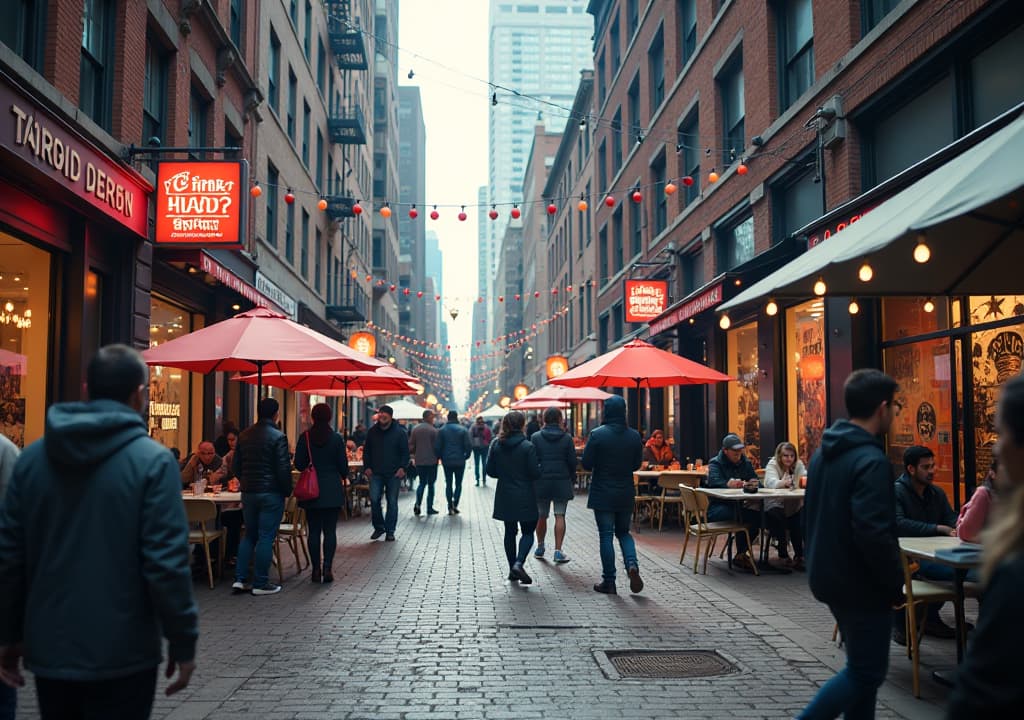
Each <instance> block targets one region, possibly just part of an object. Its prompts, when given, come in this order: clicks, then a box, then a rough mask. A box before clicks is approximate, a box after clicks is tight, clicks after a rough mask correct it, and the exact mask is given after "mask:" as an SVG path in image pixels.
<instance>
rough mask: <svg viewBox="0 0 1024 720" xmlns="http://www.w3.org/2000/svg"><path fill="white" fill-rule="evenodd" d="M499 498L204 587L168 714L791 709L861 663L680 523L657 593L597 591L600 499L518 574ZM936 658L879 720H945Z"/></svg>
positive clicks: (195, 717) (766, 712) (904, 664)
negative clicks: (618, 675)
mask: <svg viewBox="0 0 1024 720" xmlns="http://www.w3.org/2000/svg"><path fill="white" fill-rule="evenodd" d="M492 500H493V487H492V486H490V487H480V488H477V487H474V486H473V485H472V484H470V485H469V487H467V488H466V489H465V492H464V495H463V501H462V507H461V508H460V509H461V510H462V514H461V515H457V516H448V515H446V514H440V515H435V516H431V517H427V516H423V517H420V518H415V517H414V516H413V514H412V496H411V494H410V493H408V492H403V493H402V496H401V500H400V503H401V513H400V521H399V525H398V529H397V533H396V534H397V538H398V541H397V542H394V543H385V542H383V541H376V542H371V541H370V540H369V536H370V532H371V527H370V526H369V521H368V517H367V516H366V515H364V516H363V517H357V518H354V519H352V520H349V521H343V522H342V523H341V524H340V525H339V548H338V558H337V559H336V561H335V582H334V584H333V585H313V584H312V583H311V582H310V581H309V571H308V570H306V571H305V572H303V573H302V574H300V575H296V574H295V569H296V568H295V566H294V564H293V562H291V561H290V559H289V560H286V563H285V568H286V579H285V586H284V591H283V592H281V593H279V594H277V595H274V596H269V597H260V598H257V597H251V596H249V595H244V596H232V595H231V594H230V590H229V584H230V581H229V580H228V579H226V578H225V579H223V580H221V582H220V583H219V584H218V586H217V588H216V590H212V591H211V590H209V589H208V588H207V587H206V585H205V580H204V579H199V580H197V582H196V596H197V598H198V602H199V606H200V613H201V621H200V622H201V639H200V645H199V656H198V669H197V671H196V675H195V676H194V677H193V680H192V684H191V685H190V686H189V688H188V689H187V690H185V691H183V692H181V693H179V694H178V695H176V696H174V697H173V698H166V697H164V695H163V693H162V690H158V696H157V700H156V705H155V708H154V713H153V717H154V718H160V719H164V720H200V719H201V718H215V719H216V720H232V719H235V718H237V719H238V720H242V719H245V720H252V719H253V718H275V719H282V720H286V719H294V720H301V719H309V720H312V719H314V718H316V719H318V720H319V719H321V718H339V719H341V718H360V719H362V718H366V719H373V720H389V719H395V720H398V719H401V720H418V719H423V720H427V719H429V718H438V719H442V718H445V719H448V718H452V719H457V718H481V719H484V720H502V719H506V718H507V719H508V720H525V719H528V718H551V717H555V718H567V719H574V718H581V719H582V718H602V719H604V718H645V720H660V719H662V718H665V719H668V718H673V719H676V718H729V719H730V720H731V719H733V718H737V717H742V718H744V720H753V719H755V718H791V717H794V716H795V715H796V714H797V713H798V712H799V710H800V709H801V708H802V707H803V706H804V705H805V704H806V703H807V701H808V700H809V698H810V697H811V696H812V695H813V693H814V692H815V691H816V689H817V687H818V686H819V685H820V684H821V683H822V682H824V681H825V680H827V679H828V678H829V677H831V676H832V674H833V673H834V672H835V669H836V668H839V667H841V666H842V663H843V655H842V651H841V650H840V649H839V648H837V647H836V646H835V644H834V643H832V642H831V634H832V619H831V616H830V615H829V614H828V612H827V610H826V609H825V608H824V607H822V606H821V605H820V604H818V603H817V602H815V601H814V599H813V598H812V597H811V595H810V592H809V591H808V589H807V583H806V577H805V576H804V575H803V574H799V573H794V574H792V575H764V576H761V577H752V576H749V575H745V574H742V573H732V572H730V571H729V570H728V569H727V567H726V565H725V562H724V561H718V560H714V561H712V565H711V567H710V568H709V572H708V575H707V576H704V575H694V574H693V573H692V570H691V568H692V565H684V566H681V565H679V563H678V561H679V549H680V546H681V535H680V531H679V528H678V527H676V526H672V527H669V526H667V525H666V528H665V530H664V531H662V532H658V531H656V530H651V529H649V528H646V527H644V528H641V529H640V531H639V532H638V533H636V537H637V541H638V551H639V557H640V563H641V571H642V574H643V578H644V581H645V583H646V587H645V589H644V592H643V593H642V594H640V595H630V593H629V592H628V579H626V578H625V576H624V574H622V573H621V571H620V579H619V593H620V594H619V595H618V596H605V595H600V594H597V593H595V592H594V591H593V590H592V589H591V586H592V585H593V583H594V582H597V581H598V580H599V579H600V560H599V558H598V554H597V534H596V529H595V526H594V521H593V516H592V514H591V513H590V512H589V511H588V510H587V509H586V502H585V497H583V496H577V498H576V499H575V501H573V502H571V503H570V509H569V513H568V516H567V520H568V536H567V539H566V546H565V550H566V551H567V553H568V554H569V555H570V556H571V558H572V561H571V562H570V563H568V564H566V565H555V564H554V563H553V562H551V561H550V559H548V560H536V559H534V558H533V557H532V556H531V558H530V560H529V562H528V563H527V566H526V569H527V571H528V572H529V573H530V574H531V575H532V576H533V578H534V584H533V585H531V586H528V587H527V586H519V585H518V584H513V583H510V582H508V581H507V580H506V575H507V573H508V568H507V564H506V561H505V558H504V551H503V549H502V529H501V525H500V524H499V523H498V522H497V521H495V520H492V519H491V505H492ZM550 532H551V531H550V530H549V538H548V558H550V555H551V552H552V550H553V544H552V541H553V538H552V537H551V536H550ZM282 553H283V555H284V556H285V557H286V558H290V552H289V551H288V550H287V549H286V548H284V547H282ZM688 557H689V556H688ZM973 609H974V608H973V607H972V608H971V610H973ZM946 616H947V621H950V622H951V619H950V617H949V613H948V612H946ZM629 649H648V650H658V649H664V650H670V649H697V650H716V651H718V652H719V653H720V654H722V655H723V656H724V657H726V658H727V659H728V660H730V661H732V662H734V663H735V664H736V665H737V666H738V668H739V671H738V672H735V673H732V674H729V675H724V676H720V677H714V678H701V679H674V680H652V679H642V680H631V679H613V677H614V676H613V677H609V676H608V675H607V674H606V672H605V671H603V670H602V665H601V664H600V663H599V662H598V658H597V657H596V656H597V655H598V654H599V653H600V652H601V651H604V650H629ZM922 652H923V660H922V665H923V667H922V673H921V675H922V691H923V692H922V699H920V700H918V699H915V698H914V697H913V696H912V695H911V693H910V662H909V661H908V660H907V658H906V655H905V651H904V650H903V649H902V648H899V647H897V646H895V645H893V652H892V658H891V665H890V671H889V680H888V681H887V683H886V685H885V686H884V687H883V689H882V691H881V693H880V696H879V713H878V717H880V718H915V719H917V718H939V717H941V716H942V704H943V702H944V700H945V697H946V695H947V692H948V691H947V690H945V689H944V688H942V687H940V686H938V685H936V684H935V683H934V682H933V681H932V680H931V679H930V674H931V670H932V669H933V668H934V667H937V666H943V665H951V664H952V663H954V662H955V655H954V647H953V644H952V641H948V640H933V639H926V640H925V643H924V646H923V650H922ZM164 684H165V681H164V680H163V679H162V678H161V681H160V686H161V688H162V687H163V685H164ZM20 702H21V704H22V707H21V708H20V710H19V717H20V718H35V717H38V715H37V713H36V710H35V699H34V691H33V690H32V688H31V683H30V686H29V687H28V688H26V690H24V691H22V692H21V693H20Z"/></svg>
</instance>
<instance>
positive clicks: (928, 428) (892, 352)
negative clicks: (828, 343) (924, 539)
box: [884, 301, 954, 502]
mask: <svg viewBox="0 0 1024 720" xmlns="http://www.w3.org/2000/svg"><path fill="white" fill-rule="evenodd" d="M886 302H888V301H886ZM884 362H885V371H886V372H887V373H888V374H889V375H891V376H892V378H893V379H894V380H896V382H897V383H899V386H900V388H899V391H898V392H897V395H896V402H897V404H898V407H899V410H900V412H899V414H898V415H897V416H896V419H895V420H894V421H893V424H892V427H891V428H890V430H889V433H888V440H889V444H888V447H889V459H890V460H891V461H892V463H893V466H894V467H896V468H898V469H899V470H900V472H902V468H903V451H904V450H906V449H907V448H908V447H910V446H911V445H923V446H925V447H927V448H930V449H931V451H932V452H934V453H935V484H936V485H937V486H939V487H941V488H942V489H943V490H944V491H945V492H946V496H947V497H948V498H949V500H950V502H952V500H953V479H954V474H953V440H954V438H953V426H952V418H953V410H952V407H951V400H952V388H951V383H950V377H951V375H952V365H951V364H950V341H949V339H948V338H939V339H936V340H923V341H921V342H916V343H909V344H907V345H898V346H896V347H891V348H887V349H886V350H885V353H884Z"/></svg>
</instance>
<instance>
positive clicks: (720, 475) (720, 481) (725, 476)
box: [704, 450, 757, 511]
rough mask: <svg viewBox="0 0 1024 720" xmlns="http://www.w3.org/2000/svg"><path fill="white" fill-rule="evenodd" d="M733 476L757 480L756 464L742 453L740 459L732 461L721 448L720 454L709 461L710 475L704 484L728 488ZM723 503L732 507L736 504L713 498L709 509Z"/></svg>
mask: <svg viewBox="0 0 1024 720" xmlns="http://www.w3.org/2000/svg"><path fill="white" fill-rule="evenodd" d="M733 478H736V479H738V480H756V479H757V471H756V470H754V466H753V465H752V464H751V463H750V460H749V459H748V458H747V456H746V455H740V461H739V462H738V463H732V462H729V458H727V457H726V456H725V451H723V450H719V451H718V454H717V455H715V456H714V457H713V458H711V460H709V461H708V476H707V479H706V480H705V481H704V484H705V486H706V487H709V488H726V487H729V481H730V480H732V479H733ZM722 504H724V505H728V506H729V507H730V508H732V507H733V506H734V503H732V502H729V501H726V500H715V499H714V498H711V499H710V502H709V503H708V511H710V510H711V508H713V507H715V506H716V505H722Z"/></svg>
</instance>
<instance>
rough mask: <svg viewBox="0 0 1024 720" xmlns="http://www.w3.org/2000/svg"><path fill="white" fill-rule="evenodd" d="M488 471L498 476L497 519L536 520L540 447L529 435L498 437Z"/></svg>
mask: <svg viewBox="0 0 1024 720" xmlns="http://www.w3.org/2000/svg"><path fill="white" fill-rule="evenodd" d="M487 474H488V475H490V476H491V477H496V478H498V486H497V487H496V488H495V489H494V515H493V517H494V519H495V520H514V521H516V522H537V517H538V514H537V493H536V491H535V489H534V487H535V484H536V482H537V478H539V477H540V464H539V463H538V462H537V450H536V449H535V448H534V447H533V444H532V443H529V442H527V441H526V436H525V435H523V434H522V433H517V434H516V435H513V436H512V437H510V438H507V439H505V440H502V439H501V438H498V439H496V440H495V441H494V442H492V443H491V449H490V452H488V454H487Z"/></svg>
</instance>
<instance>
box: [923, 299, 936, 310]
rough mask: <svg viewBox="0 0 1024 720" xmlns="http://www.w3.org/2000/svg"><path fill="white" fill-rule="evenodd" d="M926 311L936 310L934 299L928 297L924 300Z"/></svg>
mask: <svg viewBox="0 0 1024 720" xmlns="http://www.w3.org/2000/svg"><path fill="white" fill-rule="evenodd" d="M924 311H925V312H926V313H933V312H935V303H934V302H933V301H932V299H931V298H928V299H926V300H925V301H924Z"/></svg>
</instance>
